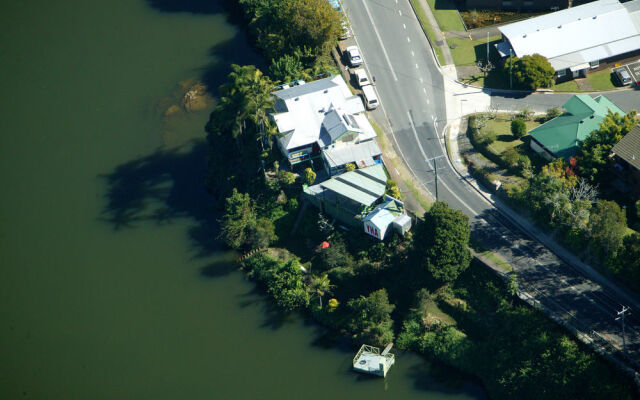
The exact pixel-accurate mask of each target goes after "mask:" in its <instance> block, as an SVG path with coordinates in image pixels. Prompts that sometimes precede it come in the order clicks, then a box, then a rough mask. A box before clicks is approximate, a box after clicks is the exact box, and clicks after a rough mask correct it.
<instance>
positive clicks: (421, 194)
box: [369, 118, 432, 211]
mask: <svg viewBox="0 0 640 400" xmlns="http://www.w3.org/2000/svg"><path fill="white" fill-rule="evenodd" d="M369 122H371V126H373V129H374V130H375V131H376V134H377V135H378V144H379V145H380V148H381V149H382V152H383V153H384V155H385V157H386V158H387V159H388V160H389V162H390V163H391V167H393V168H394V169H395V170H396V171H397V172H398V175H400V178H401V180H402V183H403V184H404V185H405V186H406V187H407V189H408V190H409V193H411V196H412V197H413V198H414V199H415V200H416V201H417V202H418V203H419V204H420V206H421V207H422V208H423V209H424V210H425V211H426V210H428V209H429V208H431V203H432V202H431V199H430V197H429V195H428V194H427V192H425V191H424V189H422V188H421V187H420V183H419V182H417V181H416V179H415V178H414V177H413V175H412V174H411V172H410V171H409V170H408V169H407V167H406V166H405V164H404V162H403V161H402V159H400V157H399V156H398V154H396V152H395V151H394V149H393V145H392V144H391V141H390V140H389V138H388V137H387V135H386V134H385V133H384V131H383V130H382V128H381V127H380V125H378V124H377V123H376V121H374V120H373V119H371V118H369Z"/></svg>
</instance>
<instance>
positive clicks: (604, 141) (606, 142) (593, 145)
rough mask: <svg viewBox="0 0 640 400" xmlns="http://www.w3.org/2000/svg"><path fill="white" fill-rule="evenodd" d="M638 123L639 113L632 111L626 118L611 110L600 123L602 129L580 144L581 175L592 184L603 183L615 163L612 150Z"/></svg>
mask: <svg viewBox="0 0 640 400" xmlns="http://www.w3.org/2000/svg"><path fill="white" fill-rule="evenodd" d="M637 123H638V119H637V113H636V112H635V111H630V112H629V113H627V114H626V115H625V116H622V115H620V114H618V113H613V112H612V111H611V110H609V113H608V114H607V116H606V117H605V118H604V120H602V122H601V123H600V129H598V130H596V131H593V132H591V134H589V136H587V138H586V139H585V140H584V141H582V142H581V143H580V162H579V163H578V167H579V172H580V175H582V176H584V177H585V178H587V179H588V180H589V181H591V182H601V181H602V180H603V179H604V177H605V176H607V174H608V173H609V167H611V164H612V163H613V160H612V159H611V158H610V155H611V149H613V146H615V145H616V143H618V142H619V141H620V140H621V139H622V138H623V137H624V135H626V134H627V133H628V132H629V131H630V130H631V129H632V128H633V127H634V126H635V124H637Z"/></svg>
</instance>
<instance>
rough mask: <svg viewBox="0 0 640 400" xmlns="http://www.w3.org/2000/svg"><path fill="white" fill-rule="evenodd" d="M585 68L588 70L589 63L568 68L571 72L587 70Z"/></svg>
mask: <svg viewBox="0 0 640 400" xmlns="http://www.w3.org/2000/svg"><path fill="white" fill-rule="evenodd" d="M587 68H589V63H582V64H578V65H574V66H573V67H569V69H570V70H571V72H576V71H580V70H581V69H587Z"/></svg>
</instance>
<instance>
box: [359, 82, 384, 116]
mask: <svg viewBox="0 0 640 400" xmlns="http://www.w3.org/2000/svg"><path fill="white" fill-rule="evenodd" d="M362 95H363V96H364V104H365V105H366V106H367V110H373V109H374V108H377V107H378V105H379V104H380V103H379V102H378V95H377V94H376V91H375V90H374V89H373V86H372V85H366V86H363V87H362Z"/></svg>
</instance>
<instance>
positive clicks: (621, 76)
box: [615, 69, 632, 86]
mask: <svg viewBox="0 0 640 400" xmlns="http://www.w3.org/2000/svg"><path fill="white" fill-rule="evenodd" d="M615 74H616V77H617V78H618V82H620V85H622V86H626V85H631V83H632V80H631V74H630V73H629V71H627V70H626V69H618V70H616V72H615Z"/></svg>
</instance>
